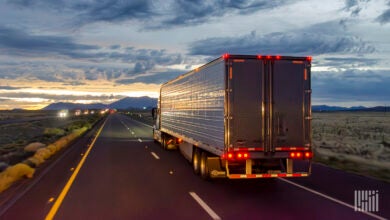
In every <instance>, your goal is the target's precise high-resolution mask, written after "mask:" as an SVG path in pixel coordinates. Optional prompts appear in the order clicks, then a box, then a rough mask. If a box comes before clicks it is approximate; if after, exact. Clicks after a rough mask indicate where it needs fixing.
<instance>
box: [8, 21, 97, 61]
mask: <svg viewBox="0 0 390 220" xmlns="http://www.w3.org/2000/svg"><path fill="white" fill-rule="evenodd" d="M99 48H100V47H98V46H94V45H86V44H78V43H76V42H74V40H73V39H72V38H69V37H60V36H45V35H32V34H29V33H27V32H25V31H22V30H18V29H13V28H7V27H2V26H0V50H2V51H3V52H5V53H7V54H10V55H21V56H34V57H36V56H42V55H43V56H53V55H60V56H67V57H72V58H80V57H86V56H88V55H87V54H86V53H85V51H89V50H96V49H99Z"/></svg>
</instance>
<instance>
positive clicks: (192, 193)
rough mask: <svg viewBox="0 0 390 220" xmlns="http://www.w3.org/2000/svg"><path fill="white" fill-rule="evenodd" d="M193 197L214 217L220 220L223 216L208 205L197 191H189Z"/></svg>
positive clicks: (215, 219)
mask: <svg viewBox="0 0 390 220" xmlns="http://www.w3.org/2000/svg"><path fill="white" fill-rule="evenodd" d="M189 193H190V195H191V196H192V198H193V199H195V201H196V202H197V203H198V204H199V205H200V206H201V207H202V208H203V209H204V210H205V211H206V212H207V213H208V214H209V215H210V216H211V218H213V219H214V220H220V219H221V218H220V217H219V216H218V215H217V213H215V212H214V211H213V210H212V209H211V208H210V206H208V205H207V204H206V203H205V202H204V201H203V200H202V199H201V198H200V197H199V196H198V195H197V194H196V193H195V192H189Z"/></svg>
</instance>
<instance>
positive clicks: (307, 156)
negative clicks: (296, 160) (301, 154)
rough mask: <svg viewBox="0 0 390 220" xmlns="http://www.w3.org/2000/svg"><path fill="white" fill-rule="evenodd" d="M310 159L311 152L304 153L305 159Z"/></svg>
mask: <svg viewBox="0 0 390 220" xmlns="http://www.w3.org/2000/svg"><path fill="white" fill-rule="evenodd" d="M312 157H313V154H312V153H311V152H305V158H307V159H309V158H312Z"/></svg>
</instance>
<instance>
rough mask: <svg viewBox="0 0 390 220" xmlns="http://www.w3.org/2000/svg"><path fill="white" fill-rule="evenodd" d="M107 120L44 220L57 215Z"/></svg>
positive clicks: (49, 219)
mask: <svg viewBox="0 0 390 220" xmlns="http://www.w3.org/2000/svg"><path fill="white" fill-rule="evenodd" d="M106 122H107V119H106V120H105V121H104V123H103V125H102V126H101V127H100V129H99V131H98V132H97V134H96V136H95V138H94V139H93V141H92V143H91V145H90V146H89V147H88V150H87V152H85V154H84V156H83V157H82V158H81V160H80V162H79V164H78V165H77V167H76V169H75V171H74V172H73V174H72V176H71V177H70V178H69V180H68V182H67V183H66V185H65V187H64V188H63V189H62V191H61V193H60V195H59V196H58V199H57V200H56V202H55V203H54V205H53V206H52V207H51V209H50V211H49V213H48V214H47V216H46V218H45V220H51V219H53V218H54V216H55V214H56V213H57V211H58V209H59V208H60V206H61V204H62V202H63V200H64V199H65V196H66V194H67V193H68V192H69V189H70V187H71V186H72V184H73V182H74V180H75V179H76V176H77V174H78V173H79V172H80V169H81V167H82V166H83V164H84V162H85V160H86V159H87V157H88V155H89V153H90V152H91V149H92V147H93V146H94V145H95V142H96V140H97V138H98V137H99V135H100V133H101V132H102V130H103V128H104V125H105V124H106Z"/></svg>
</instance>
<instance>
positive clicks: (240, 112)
mask: <svg viewBox="0 0 390 220" xmlns="http://www.w3.org/2000/svg"><path fill="white" fill-rule="evenodd" d="M228 68H229V69H228V79H229V80H228V84H229V85H228V89H229V90H230V93H229V94H230V95H229V102H228V103H229V104H228V112H229V116H230V120H228V121H229V132H230V134H229V137H228V139H230V140H229V145H230V146H235V147H262V143H263V136H264V133H263V132H264V131H263V127H264V125H263V116H262V104H263V72H264V68H263V62H262V61H260V60H257V59H232V60H230V63H229V67H228Z"/></svg>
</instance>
